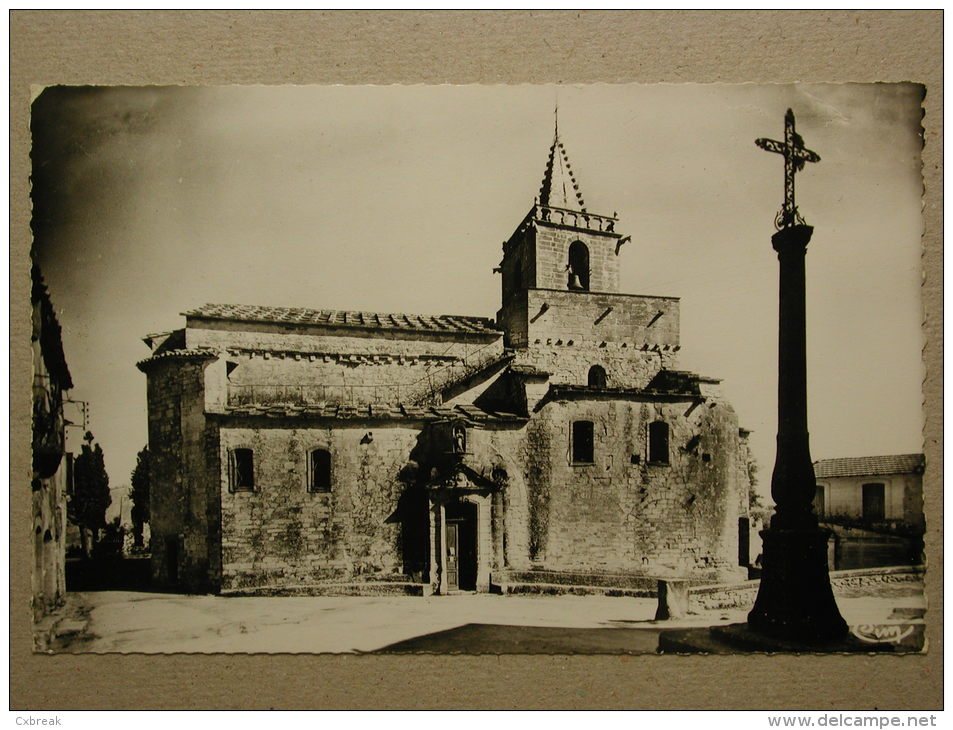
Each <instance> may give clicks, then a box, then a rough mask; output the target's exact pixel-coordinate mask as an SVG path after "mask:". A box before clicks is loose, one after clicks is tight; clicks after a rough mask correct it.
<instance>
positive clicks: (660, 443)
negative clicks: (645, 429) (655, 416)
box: [649, 421, 668, 464]
mask: <svg viewBox="0 0 953 730" xmlns="http://www.w3.org/2000/svg"><path fill="white" fill-rule="evenodd" d="M649 462H650V463H652V464H667V463H668V424H667V423H665V421H654V422H652V423H650V424H649Z"/></svg>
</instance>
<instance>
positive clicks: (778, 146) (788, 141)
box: [754, 109, 821, 231]
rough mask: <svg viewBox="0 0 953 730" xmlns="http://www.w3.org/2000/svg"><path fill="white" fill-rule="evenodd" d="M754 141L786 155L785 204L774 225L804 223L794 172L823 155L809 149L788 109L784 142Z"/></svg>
mask: <svg viewBox="0 0 953 730" xmlns="http://www.w3.org/2000/svg"><path fill="white" fill-rule="evenodd" d="M754 143H755V144H756V145H758V147H760V148H761V149H763V150H767V151H768V152H776V153H777V154H779V155H784V205H783V206H782V208H781V211H780V212H779V213H778V215H777V217H776V218H775V219H774V227H775V228H777V229H778V230H779V231H780V230H781V229H782V228H789V227H791V226H794V225H804V219H803V218H802V217H801V214H800V213H798V210H797V205H795V203H794V173H796V172H800V171H801V170H803V169H804V163H805V162H820V161H821V157H820V155H818V154H817V153H816V152H812V151H811V150H809V149H807V148H806V147H805V146H804V140H803V139H801V135H799V134H798V133H797V132H796V131H795V130H794V112H793V111H791V110H790V109H788V112H787V114H785V115H784V142H778V141H777V140H773V139H767V138H765V137H760V138H759V139H756V140H755V141H754Z"/></svg>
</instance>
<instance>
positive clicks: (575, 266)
mask: <svg viewBox="0 0 953 730" xmlns="http://www.w3.org/2000/svg"><path fill="white" fill-rule="evenodd" d="M569 288H570V289H576V290H579V291H589V248H588V247H587V246H586V244H584V243H583V242H582V241H574V242H573V243H572V245H570V246H569Z"/></svg>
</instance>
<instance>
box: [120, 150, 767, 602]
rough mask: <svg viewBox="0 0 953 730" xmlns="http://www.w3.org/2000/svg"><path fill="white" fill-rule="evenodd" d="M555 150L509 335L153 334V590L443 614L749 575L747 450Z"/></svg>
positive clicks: (223, 316)
mask: <svg viewBox="0 0 953 730" xmlns="http://www.w3.org/2000/svg"><path fill="white" fill-rule="evenodd" d="M616 224H617V219H616V218H615V217H612V216H606V215H596V214H593V213H590V212H588V210H587V209H586V206H585V202H584V200H583V198H582V196H581V194H580V193H579V190H578V186H577V185H576V182H575V178H574V176H573V173H572V170H571V168H570V164H569V159H568V156H567V154H566V151H565V148H564V146H563V144H562V142H561V141H560V139H559V137H558V136H557V137H556V138H555V140H554V142H553V145H552V147H551V149H550V153H549V159H548V162H547V165H546V170H545V173H544V178H543V184H542V188H541V190H540V193H539V197H538V198H537V200H536V201H535V202H534V204H533V206H532V207H531V208H530V210H529V212H528V213H527V215H526V217H525V218H524V219H523V220H522V221H521V222H520V223H519V225H518V226H517V228H516V230H515V231H514V233H513V234H512V236H511V237H510V238H509V240H508V241H506V243H505V244H504V247H503V260H502V263H501V265H500V267H499V270H498V271H499V273H500V274H501V275H502V306H501V308H500V310H499V312H498V313H497V317H496V319H488V318H483V317H468V316H447V315H445V316H417V315H408V314H379V313H368V312H351V311H347V312H344V311H333V310H310V309H286V308H274V307H258V306H239V305H205V306H203V307H199V308H198V309H194V310H192V311H189V312H186V313H185V314H184V316H185V327H184V328H182V329H178V330H175V331H173V332H168V333H163V334H158V335H150V336H148V337H147V338H146V339H145V341H146V343H147V344H148V345H149V346H150V347H151V350H152V352H151V355H150V356H149V357H148V358H147V359H146V360H143V361H142V362H140V363H139V368H140V369H141V370H142V371H143V372H144V373H145V374H146V376H147V399H148V419H149V448H150V451H151V452H152V454H153V455H154V458H155V462H154V466H153V474H154V475H155V481H154V484H153V487H152V495H151V499H152V504H151V525H150V526H151V530H152V553H153V557H152V561H153V577H154V579H155V581H156V583H157V584H158V585H164V586H168V587H172V588H176V589H179V590H186V591H212V592H222V593H234V592H258V593H270V592H314V593H361V592H377V591H380V592H384V591H397V592H405V593H412V594H413V593H416V594H425V595H429V594H431V593H437V594H445V593H452V592H454V591H458V590H475V591H488V590H492V589H495V588H496V587H500V586H506V585H507V584H511V583H519V582H520V581H521V580H533V579H534V576H535V577H536V579H538V576H544V577H545V580H546V581H550V582H554V583H561V584H563V585H568V584H590V583H591V584H598V585H614V584H626V581H627V580H632V579H637V578H639V577H643V578H650V577H652V576H662V575H667V576H670V575H680V576H687V577H689V578H691V579H693V580H697V581H706V580H725V579H732V578H736V577H738V576H740V575H743V574H744V573H743V570H742V569H741V568H739V562H741V563H743V562H745V560H744V559H743V558H742V559H740V560H739V555H743V554H744V553H745V552H746V550H747V547H746V546H745V545H744V544H743V543H744V541H745V539H746V533H745V530H744V529H743V527H744V526H745V525H746V524H747V523H746V518H747V506H746V505H747V489H748V482H747V469H746V464H745V463H744V460H745V457H744V454H746V453H747V449H746V444H745V442H744V438H745V434H746V432H744V431H742V430H739V427H738V422H737V418H736V416H735V414H734V411H733V410H732V408H731V406H730V405H729V404H728V403H727V402H725V400H724V399H723V398H722V397H721V396H720V395H719V390H718V381H717V380H714V379H711V378H706V377H701V376H699V375H695V374H693V373H689V372H685V371H681V370H679V369H678V365H677V356H678V351H679V300H678V299H676V298H671V297H658V296H640V295H633V294H624V293H621V292H620V291H619V265H618V262H619V256H620V255H623V254H624V248H623V245H624V243H626V242H627V240H628V237H627V236H626V237H623V236H622V235H621V234H620V233H619V232H618V231H616Z"/></svg>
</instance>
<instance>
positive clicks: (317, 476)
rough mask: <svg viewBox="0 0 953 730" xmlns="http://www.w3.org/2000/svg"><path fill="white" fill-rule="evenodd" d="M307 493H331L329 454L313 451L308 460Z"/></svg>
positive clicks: (321, 450) (323, 450)
mask: <svg viewBox="0 0 953 730" xmlns="http://www.w3.org/2000/svg"><path fill="white" fill-rule="evenodd" d="M308 470H309V474H308V491H310V492H330V491H331V452H330V451H328V450H327V449H315V450H314V451H312V452H311V454H310V456H309V458H308Z"/></svg>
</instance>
